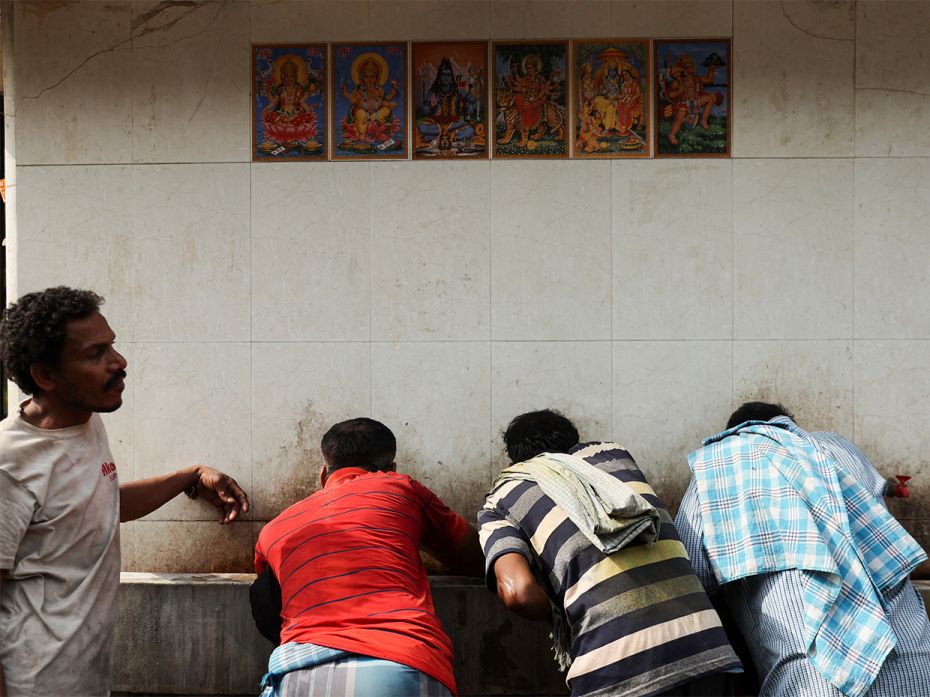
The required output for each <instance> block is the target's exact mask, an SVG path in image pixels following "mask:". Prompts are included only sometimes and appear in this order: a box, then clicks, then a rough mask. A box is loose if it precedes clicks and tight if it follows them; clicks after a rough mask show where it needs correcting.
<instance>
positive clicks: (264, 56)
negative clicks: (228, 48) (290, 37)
mask: <svg viewBox="0 0 930 697" xmlns="http://www.w3.org/2000/svg"><path fill="white" fill-rule="evenodd" d="M326 114H327V111H326V44H290V45H278V44H254V45H253V46H252V160H253V161H255V162H265V161H270V160H325V159H326V137H327V131H328V129H327V128H326Z"/></svg>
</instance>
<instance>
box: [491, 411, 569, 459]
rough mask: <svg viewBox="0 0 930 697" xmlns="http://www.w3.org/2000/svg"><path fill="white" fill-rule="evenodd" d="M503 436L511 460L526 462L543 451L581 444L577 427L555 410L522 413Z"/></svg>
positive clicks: (557, 450)
mask: <svg viewBox="0 0 930 697" xmlns="http://www.w3.org/2000/svg"><path fill="white" fill-rule="evenodd" d="M501 437H502V438H503V439H504V445H505V446H506V447H507V457H509V458H510V461H511V462H523V461H524V460H529V459H530V458H533V457H536V456H537V455H539V454H540V453H567V452H568V451H569V450H570V449H571V448H572V447H574V446H576V445H578V429H576V428H575V425H574V424H573V423H572V422H571V421H569V420H568V419H567V418H566V417H564V416H562V414H560V413H559V412H557V411H554V410H553V409H543V410H541V411H530V412H527V413H526V414H520V416H517V417H516V418H514V420H513V421H511V422H510V423H509V424H508V425H507V429H506V430H505V431H504V432H503V433H502V434H501Z"/></svg>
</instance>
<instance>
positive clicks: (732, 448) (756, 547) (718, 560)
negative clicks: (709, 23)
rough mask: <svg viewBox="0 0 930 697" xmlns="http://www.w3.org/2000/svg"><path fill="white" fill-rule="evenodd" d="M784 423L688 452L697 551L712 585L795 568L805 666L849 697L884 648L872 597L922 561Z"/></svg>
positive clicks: (880, 510)
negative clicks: (700, 533) (697, 507)
mask: <svg viewBox="0 0 930 697" xmlns="http://www.w3.org/2000/svg"><path fill="white" fill-rule="evenodd" d="M793 425H794V424H793V423H790V424H789V423H786V424H772V423H765V422H758V421H750V422H747V423H744V424H741V425H739V426H737V427H735V428H732V429H729V430H727V431H724V432H723V433H720V434H718V435H716V436H714V437H712V438H708V439H707V440H705V441H704V446H705V447H703V448H702V449H701V450H698V451H696V452H694V453H692V454H691V455H690V456H689V458H688V460H689V464H690V466H691V469H692V471H693V472H694V477H695V482H696V484H697V487H698V493H699V496H700V501H701V518H702V522H703V529H704V545H705V547H706V549H707V554H708V557H709V558H710V560H711V564H712V566H713V569H714V573H715V575H716V576H717V580H718V581H719V582H720V583H729V582H731V581H735V580H737V579H740V578H743V577H746V576H754V575H757V574H762V573H768V572H774V571H783V570H785V569H792V568H794V569H799V570H802V571H804V572H806V573H805V574H804V579H805V587H804V605H805V609H806V611H807V612H806V615H805V618H804V620H805V639H806V642H807V645H808V647H809V654H810V660H811V661H812V663H813V664H814V665H815V666H816V667H817V669H818V670H819V671H820V672H821V674H822V675H823V676H824V678H825V679H827V680H828V681H830V682H831V683H832V684H833V685H834V686H836V688H837V689H839V690H840V691H842V692H843V693H844V694H846V695H850V696H851V697H858V696H859V695H861V694H863V693H864V692H865V691H866V690H868V688H869V686H870V685H871V684H872V682H873V681H874V679H875V676H876V675H877V674H878V671H879V670H880V669H881V666H882V664H883V663H884V661H885V657H886V656H887V655H888V653H889V652H890V651H891V650H892V649H893V648H894V646H895V643H896V640H895V636H894V633H893V632H892V631H891V628H890V626H889V624H888V621H887V620H886V618H885V613H884V608H883V599H882V596H881V593H880V591H882V590H885V589H887V588H890V587H892V586H893V585H895V584H897V583H899V582H900V581H901V580H903V579H904V578H906V577H907V574H908V573H910V571H911V570H912V569H914V567H916V566H917V565H918V564H920V563H921V562H922V561H923V560H924V559H926V558H927V555H926V554H925V553H924V551H923V550H922V549H921V548H920V546H919V545H918V544H917V543H916V542H915V541H914V540H913V538H911V536H910V535H908V534H907V532H906V531H905V530H904V529H903V528H902V527H901V526H900V525H899V524H898V522H897V521H896V520H895V519H894V518H893V517H892V516H891V515H890V514H889V513H888V512H887V511H886V510H885V508H884V507H883V506H882V505H881V503H880V502H878V501H877V500H876V499H875V498H874V497H873V496H872V495H871V494H870V493H869V492H868V491H867V490H866V489H865V488H864V487H862V486H861V485H860V484H859V483H858V482H857V481H856V479H855V478H854V477H853V476H851V475H850V474H849V473H847V472H845V471H844V470H843V469H842V468H840V467H838V466H837V462H836V460H835V459H834V458H833V457H832V456H831V455H830V454H829V453H828V452H827V451H825V450H824V449H823V448H822V447H820V446H819V445H818V444H817V443H816V441H814V440H813V439H810V438H804V437H802V436H801V435H799V434H797V433H793V432H792V431H791V430H789V428H790V427H791V426H793Z"/></svg>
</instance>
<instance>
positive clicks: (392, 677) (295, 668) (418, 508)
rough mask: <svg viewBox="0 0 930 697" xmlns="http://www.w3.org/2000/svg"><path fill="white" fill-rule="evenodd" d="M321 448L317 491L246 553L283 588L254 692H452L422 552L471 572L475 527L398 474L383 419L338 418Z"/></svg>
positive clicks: (477, 554)
mask: <svg viewBox="0 0 930 697" xmlns="http://www.w3.org/2000/svg"><path fill="white" fill-rule="evenodd" d="M320 447H321V450H322V451H323V459H324V462H325V465H324V467H323V471H322V473H321V475H320V482H321V484H322V485H323V488H322V489H320V490H319V491H317V492H316V493H314V494H312V495H311V496H308V497H307V498H305V499H304V500H302V501H299V502H298V503H296V504H294V505H293V506H291V507H290V508H288V509H286V510H284V511H283V512H282V513H281V514H280V515H279V516H278V517H277V518H275V519H274V520H272V521H271V522H270V523H268V525H266V526H265V527H264V528H263V529H262V531H261V534H260V535H259V537H258V544H257V545H256V547H255V570H256V571H257V572H258V573H259V574H263V573H266V570H268V569H270V570H271V572H272V573H273V574H274V577H275V579H277V581H278V583H279V584H280V588H281V613H280V614H281V619H282V627H281V645H280V646H279V647H278V648H277V649H275V652H274V653H273V654H272V656H271V659H270V660H269V673H268V675H267V676H266V678H265V680H264V684H265V685H266V690H265V693H263V694H269V695H271V694H275V695H283V696H284V697H307V696H309V695H340V696H342V695H345V696H346V697H355V696H361V695H364V696H365V697H388V696H394V695H409V694H417V695H437V696H440V695H450V694H455V678H454V676H453V674H452V644H451V642H450V640H449V637H448V636H446V634H445V632H444V631H443V629H442V626H441V625H440V623H439V619H438V618H437V617H436V612H435V610H434V608H433V601H432V596H431V594H430V587H429V582H428V581H427V578H426V571H425V569H424V567H423V564H422V562H421V560H420V554H419V551H420V549H421V548H425V549H426V550H428V551H429V552H431V553H433V554H434V555H435V556H437V557H438V558H439V559H440V561H442V562H444V563H446V564H447V565H448V566H449V568H450V570H451V571H452V572H454V573H464V574H468V575H474V576H480V575H481V574H482V573H483V568H484V567H483V556H482V553H481V549H480V546H479V544H478V536H477V533H476V531H475V529H474V527H473V526H471V525H469V524H468V523H466V522H465V520H464V519H462V518H461V516H459V515H457V514H456V513H454V512H453V511H451V510H450V509H449V508H448V507H447V506H446V505H445V504H444V503H443V502H442V501H440V500H439V498H438V497H436V495H435V494H433V492H431V491H430V490H429V489H427V488H426V487H425V486H423V485H422V484H420V483H419V482H417V481H416V480H415V479H412V478H411V477H409V476H407V475H405V474H398V473H397V472H396V463H395V462H394V455H395V452H396V441H395V439H394V434H393V433H391V431H390V429H388V428H387V427H386V426H385V425H384V424H382V423H379V422H378V421H374V420H372V419H367V418H358V419H351V420H349V421H343V422H342V423H338V424H336V425H335V426H333V427H332V428H330V429H329V431H328V432H327V433H326V435H324V436H323V441H322V443H321V446H320Z"/></svg>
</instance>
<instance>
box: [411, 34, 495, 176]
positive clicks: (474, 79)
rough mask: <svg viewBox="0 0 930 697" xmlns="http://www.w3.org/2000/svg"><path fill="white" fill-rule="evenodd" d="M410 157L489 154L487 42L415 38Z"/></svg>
mask: <svg viewBox="0 0 930 697" xmlns="http://www.w3.org/2000/svg"><path fill="white" fill-rule="evenodd" d="M411 61H412V63H413V84H412V85H411V89H410V92H411V95H412V102H413V108H412V112H413V122H414V130H413V159H415V160H428V159H436V158H473V159H475V158H478V159H481V158H486V157H487V156H488V42H487V41H469V42H463V43H414V44H413V47H412V49H411Z"/></svg>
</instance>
